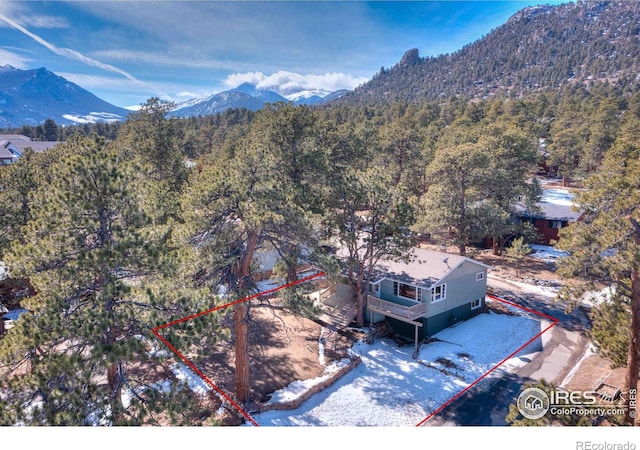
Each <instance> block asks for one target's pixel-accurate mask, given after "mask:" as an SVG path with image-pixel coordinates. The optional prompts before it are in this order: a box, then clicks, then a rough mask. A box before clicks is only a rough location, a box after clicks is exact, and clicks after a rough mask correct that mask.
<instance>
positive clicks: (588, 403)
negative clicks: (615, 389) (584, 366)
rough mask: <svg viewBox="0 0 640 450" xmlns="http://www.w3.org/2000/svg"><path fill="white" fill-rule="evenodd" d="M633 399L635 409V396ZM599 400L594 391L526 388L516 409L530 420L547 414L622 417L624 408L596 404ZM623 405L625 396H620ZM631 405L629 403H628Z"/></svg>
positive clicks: (519, 397)
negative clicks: (547, 390)
mask: <svg viewBox="0 0 640 450" xmlns="http://www.w3.org/2000/svg"><path fill="white" fill-rule="evenodd" d="M629 397H630V398H631V397H632V398H633V405H634V409H635V395H633V396H629ZM599 399H600V396H599V394H598V393H597V392H596V391H573V392H569V391H565V390H562V389H552V390H550V391H549V392H546V391H543V390H542V389H540V388H527V389H525V390H524V391H522V392H521V393H520V395H519V396H518V400H517V403H516V404H517V407H518V411H520V414H521V415H522V416H523V417H525V418H527V419H531V420H536V419H540V418H541V417H544V416H545V415H546V414H547V413H550V414H552V415H574V414H575V415H584V416H611V415H624V413H625V410H626V408H625V407H623V406H621V405H620V404H617V405H614V404H610V403H608V404H598V400H599ZM621 400H622V401H623V403H625V402H626V396H622V398H621ZM629 404H631V402H629Z"/></svg>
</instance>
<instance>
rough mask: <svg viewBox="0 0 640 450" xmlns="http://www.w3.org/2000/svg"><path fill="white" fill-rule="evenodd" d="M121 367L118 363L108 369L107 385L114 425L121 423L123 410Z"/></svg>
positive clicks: (112, 364)
mask: <svg viewBox="0 0 640 450" xmlns="http://www.w3.org/2000/svg"><path fill="white" fill-rule="evenodd" d="M120 367H121V366H120V362H119V361H116V362H114V363H111V365H110V366H109V368H108V369H107V383H108V385H109V392H110V393H111V413H112V416H113V422H114V424H118V422H119V421H120V417H121V408H122V383H121V382H120V380H121V378H122V374H121V370H120Z"/></svg>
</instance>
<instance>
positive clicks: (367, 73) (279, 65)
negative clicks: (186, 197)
mask: <svg viewBox="0 0 640 450" xmlns="http://www.w3.org/2000/svg"><path fill="white" fill-rule="evenodd" d="M539 3H558V2H557V1H553V2H552V1H548V2H547V1H544V0H542V1H536V0H531V1H523V0H521V1H483V0H476V1H466V2H462V1H440V2H437V1H414V2H399V1H395V2H385V1H374V2H364V1H348V2H343V1H318V2H313V1H295V2H286V1H263V2H253V1H160V0H146V1H99V0H86V1H48V2H37V1H22V2H11V1H0V65H4V64H10V65H12V66H14V67H17V68H20V69H32V68H37V67H46V68H47V69H49V70H51V71H53V72H55V73H57V74H58V75H61V76H63V77H65V78H67V79H69V80H71V81H73V82H75V83H77V84H79V85H80V86H82V87H83V88H85V89H87V90H89V91H91V92H93V93H94V94H96V95H97V96H98V97H100V98H102V99H104V100H106V101H108V102H110V103H113V104H115V105H118V106H123V107H131V106H136V105H140V104H141V103H144V102H145V101H146V100H147V99H148V98H150V97H160V98H163V99H166V100H170V101H175V102H180V101H184V100H187V99H189V98H193V97H201V96H206V95H210V94H213V93H216V92H219V91H223V90H227V89H230V88H232V87H235V86H237V85H239V84H240V83H242V82H244V81H249V82H253V83H254V84H256V83H257V84H258V85H259V87H264V88H269V89H273V90H276V91H279V92H281V93H285V94H286V93H290V92H292V91H294V90H303V89H306V90H314V89H324V90H327V91H333V90H337V89H342V88H347V89H352V88H354V87H355V86H357V85H358V84H361V83H363V82H364V81H366V80H368V79H370V78H371V77H372V76H373V74H375V73H376V72H377V71H378V70H379V69H380V67H381V66H384V67H391V66H393V65H394V64H396V63H397V62H398V61H399V60H400V58H401V57H402V55H403V54H404V52H405V51H406V50H408V49H410V48H418V49H419V50H420V55H421V56H436V55H438V54H444V53H452V52H454V51H456V50H459V49H460V48H461V47H462V46H464V45H465V44H468V43H470V42H473V41H475V40H476V39H478V38H480V37H482V36H483V35H485V34H488V33H489V32H490V31H491V29H493V28H496V27H498V26H499V25H501V24H502V23H504V22H505V21H506V20H507V19H508V18H509V17H510V16H511V15H513V14H514V13H515V12H516V11H518V10H520V9H522V8H524V7H527V6H530V5H535V4H539Z"/></svg>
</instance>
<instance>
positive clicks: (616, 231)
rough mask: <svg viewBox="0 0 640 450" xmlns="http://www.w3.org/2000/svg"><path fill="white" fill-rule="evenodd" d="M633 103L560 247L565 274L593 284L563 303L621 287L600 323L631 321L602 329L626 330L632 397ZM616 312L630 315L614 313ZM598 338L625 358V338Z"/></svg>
mask: <svg viewBox="0 0 640 450" xmlns="http://www.w3.org/2000/svg"><path fill="white" fill-rule="evenodd" d="M632 103H633V104H632V106H631V107H630V109H629V111H628V112H627V113H626V115H625V117H624V120H623V123H622V125H621V132H620V134H619V135H618V137H617V139H616V141H615V143H614V144H613V146H612V148H611V149H610V150H609V152H608V153H607V155H606V157H605V159H604V162H603V164H602V167H601V168H600V170H599V171H598V172H597V173H596V174H594V175H592V176H591V177H589V179H588V180H587V181H586V182H585V187H586V188H587V191H585V192H584V193H581V194H579V195H578V196H577V202H578V204H580V206H581V208H583V209H584V210H585V214H584V220H582V221H580V222H578V223H576V224H575V225H572V226H571V227H567V228H566V229H563V230H562V233H561V239H560V242H559V246H560V248H562V249H563V250H566V251H568V252H569V256H568V257H566V258H563V260H562V264H561V265H560V267H559V273H560V274H562V275H563V276H565V277H579V278H581V279H586V281H587V283H586V284H584V285H583V286H581V287H580V285H577V284H572V285H571V286H570V287H568V288H567V289H565V290H564V292H563V293H562V295H561V298H562V299H564V300H565V301H569V302H573V303H575V302H577V301H579V299H580V298H581V296H582V295H583V294H584V292H585V291H586V290H593V289H595V285H596V283H606V284H608V285H611V286H613V287H614V288H615V295H614V296H613V297H612V299H611V302H613V304H612V305H611V308H612V309H611V311H609V313H608V314H601V315H600V316H596V317H595V318H597V319H603V320H605V321H608V320H610V319H612V320H614V321H618V320H620V319H621V318H623V319H624V317H625V316H626V317H628V322H627V323H626V326H625V327H620V325H619V324H617V323H615V322H614V323H609V325H604V324H602V326H607V327H608V328H609V330H611V331H615V330H620V329H621V328H622V329H624V330H625V334H626V336H624V335H623V336H624V337H623V339H624V340H625V341H626V345H624V346H623V347H626V349H625V350H624V351H625V352H626V367H627V376H626V379H625V390H626V391H627V392H629V390H636V392H637V388H638V369H639V367H640V360H639V358H640V353H639V352H640V276H639V271H640V146H639V145H638V136H640V102H639V101H638V99H637V97H636V98H634V99H633V102H632ZM603 307H606V306H603ZM615 310H618V311H625V313H624V314H622V315H621V313H620V312H617V313H614V311H615ZM592 337H595V338H600V339H602V340H598V341H596V345H597V346H598V347H599V348H600V349H602V350H605V351H607V352H612V351H613V352H616V353H617V354H618V357H617V358H620V357H622V355H620V354H619V351H620V344H619V343H620V337H619V336H617V337H616V338H615V339H608V338H606V335H604V336H603V335H602V334H594V335H592ZM617 358H614V361H615V360H616V359H617ZM627 398H628V396H627ZM627 406H629V405H627ZM632 414H633V413H632V412H631V409H628V411H627V415H626V422H627V423H629V424H634V422H635V424H636V425H638V424H640V421H639V420H640V419H638V418H636V419H635V421H634V418H633V416H632Z"/></svg>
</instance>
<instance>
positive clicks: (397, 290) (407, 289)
mask: <svg viewBox="0 0 640 450" xmlns="http://www.w3.org/2000/svg"><path fill="white" fill-rule="evenodd" d="M393 295H395V296H396V297H402V298H406V299H409V300H414V301H415V300H418V301H420V300H421V299H422V293H421V292H420V289H418V288H417V287H415V286H411V285H410V284H404V283H399V282H398V281H394V282H393Z"/></svg>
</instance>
